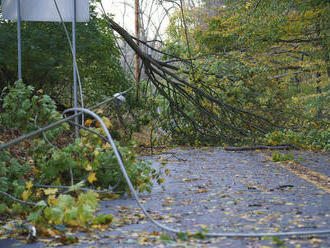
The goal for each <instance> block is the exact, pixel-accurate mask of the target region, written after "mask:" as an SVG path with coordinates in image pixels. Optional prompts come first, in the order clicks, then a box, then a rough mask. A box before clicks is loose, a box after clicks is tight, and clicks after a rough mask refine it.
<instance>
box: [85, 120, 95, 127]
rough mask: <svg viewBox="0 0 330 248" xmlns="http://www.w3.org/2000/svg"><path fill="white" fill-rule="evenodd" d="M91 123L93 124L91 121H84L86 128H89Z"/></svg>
mask: <svg viewBox="0 0 330 248" xmlns="http://www.w3.org/2000/svg"><path fill="white" fill-rule="evenodd" d="M92 123H93V120H91V119H88V120H86V121H85V126H87V127H88V126H90V125H91V124H92Z"/></svg>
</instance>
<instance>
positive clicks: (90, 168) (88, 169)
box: [85, 164, 93, 171]
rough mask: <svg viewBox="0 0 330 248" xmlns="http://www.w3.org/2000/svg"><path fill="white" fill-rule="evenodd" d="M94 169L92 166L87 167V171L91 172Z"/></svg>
mask: <svg viewBox="0 0 330 248" xmlns="http://www.w3.org/2000/svg"><path fill="white" fill-rule="evenodd" d="M92 169H93V168H92V166H91V165H90V164H88V165H87V167H86V168H85V170H86V171H91V170H92Z"/></svg>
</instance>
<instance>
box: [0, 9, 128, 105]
mask: <svg viewBox="0 0 330 248" xmlns="http://www.w3.org/2000/svg"><path fill="white" fill-rule="evenodd" d="M95 8H96V7H95V6H94V4H93V3H92V5H91V9H90V21H89V22H88V23H77V25H76V28H77V39H76V40H77V63H78V67H79V72H80V77H81V81H82V88H83V91H84V94H85V95H86V96H88V97H86V99H85V103H86V105H89V106H91V105H92V104H93V103H95V102H96V101H100V99H102V97H105V96H112V95H113V94H114V93H116V92H119V91H122V90H125V89H127V88H128V85H130V83H129V82H128V81H127V80H126V79H125V76H124V71H123V69H122V68H121V66H120V53H119V51H118V49H117V48H116V45H115V41H114V37H113V35H112V33H111V31H110V29H109V28H108V27H107V25H106V23H105V21H104V20H103V19H101V18H100V17H99V16H98V14H97V13H96V10H95ZM65 25H66V27H67V29H68V31H69V33H71V24H70V23H66V24H65ZM21 32H22V74H23V79H24V81H26V82H30V83H31V84H32V85H33V86H34V87H35V88H36V89H41V88H42V89H43V90H44V92H45V93H47V94H48V95H50V96H52V97H53V98H54V99H56V101H57V102H59V103H61V104H63V105H68V106H71V104H72V103H71V100H72V86H71V85H72V76H73V73H72V55H71V51H70V47H69V44H68V42H67V38H66V36H65V32H64V30H63V26H62V24H60V23H51V22H24V23H22V27H21ZM16 40H17V38H16V22H13V21H5V20H3V19H1V18H0V91H1V90H2V89H3V88H4V87H6V86H8V85H11V84H12V82H14V80H16V78H17V75H16V71H17V57H16V54H17V52H16V49H17V45H16V44H17V41H16Z"/></svg>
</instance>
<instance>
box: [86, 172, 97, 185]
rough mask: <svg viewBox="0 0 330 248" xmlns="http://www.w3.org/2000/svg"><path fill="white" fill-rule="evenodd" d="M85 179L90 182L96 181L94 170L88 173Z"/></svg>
mask: <svg viewBox="0 0 330 248" xmlns="http://www.w3.org/2000/svg"><path fill="white" fill-rule="evenodd" d="M87 181H88V182H90V183H93V182H94V181H96V176H95V173H94V172H92V173H90V174H89V176H88V178H87Z"/></svg>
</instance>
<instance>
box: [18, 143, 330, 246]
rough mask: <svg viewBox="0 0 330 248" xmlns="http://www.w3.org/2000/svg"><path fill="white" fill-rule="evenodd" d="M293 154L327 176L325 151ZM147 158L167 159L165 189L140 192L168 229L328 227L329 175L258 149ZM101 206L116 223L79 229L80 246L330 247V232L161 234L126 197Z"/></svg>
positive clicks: (328, 167)
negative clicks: (298, 169)
mask: <svg viewBox="0 0 330 248" xmlns="http://www.w3.org/2000/svg"><path fill="white" fill-rule="evenodd" d="M298 155H299V157H301V158H302V159H299V160H300V166H306V167H307V168H309V170H308V171H311V170H313V171H316V172H318V173H320V174H322V175H323V176H324V177H323V180H324V179H325V180H329V177H328V176H329V170H330V162H329V156H328V155H329V154H320V153H319V154H314V153H306V152H300V153H299V154H298ZM298 155H297V154H296V157H297V156H298ZM147 159H149V160H152V161H153V166H155V167H159V166H162V163H165V162H166V163H167V164H166V165H165V168H166V169H168V170H169V172H170V174H169V175H168V176H166V181H165V190H164V189H162V188H161V187H159V186H156V187H155V188H154V190H153V192H152V193H151V194H144V195H141V198H142V201H143V202H144V205H145V206H146V208H147V209H149V211H150V213H151V214H152V215H153V216H154V217H155V218H156V219H158V220H159V221H160V222H162V223H164V224H166V225H168V226H170V227H173V228H179V229H182V230H189V231H190V232H194V231H201V230H205V229H207V230H209V231H210V232H247V233H249V232H275V231H299V230H303V231H306V230H315V229H326V228H328V229H329V228H330V195H329V193H327V192H326V190H324V187H327V186H329V183H330V181H328V182H323V184H322V185H323V189H322V188H319V187H318V186H317V184H312V183H310V182H308V181H306V180H305V179H302V178H300V177H299V176H298V175H299V173H298V174H295V173H294V171H292V170H288V169H287V168H286V167H285V166H280V165H279V164H278V163H274V162H271V161H269V160H267V159H266V158H265V157H264V156H262V155H261V154H260V153H258V152H228V151H223V150H222V149H220V148H206V149H179V148H177V149H173V150H171V151H169V153H167V154H162V155H154V156H152V157H147ZM307 176H308V175H307ZM100 211H101V212H103V213H112V214H113V215H114V216H115V221H114V223H113V224H112V225H111V228H109V229H108V230H105V231H104V232H95V233H94V234H93V235H91V234H80V235H79V241H80V245H79V247H159V248H161V247H279V246H278V245H279V244H281V243H283V245H284V246H285V247H330V237H329V236H330V235H318V236H316V235H314V236H304V237H289V238H280V239H276V238H270V239H265V238H211V239H194V238H190V239H188V240H185V241H182V240H180V239H178V238H177V237H175V235H171V234H162V230H160V229H159V228H157V227H154V226H153V225H152V224H151V223H150V221H148V220H147V219H145V217H144V216H143V215H142V213H141V211H140V209H139V208H138V207H137V205H136V203H135V201H134V200H132V199H130V198H120V199H116V200H112V201H103V202H102V203H101V210H100ZM161 236H163V237H161ZM160 237H161V238H160ZM16 247H17V246H16ZM24 247H38V246H36V245H34V246H24ZM40 247H43V246H40ZM65 247H69V246H65ZM75 247H76V246H75Z"/></svg>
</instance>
